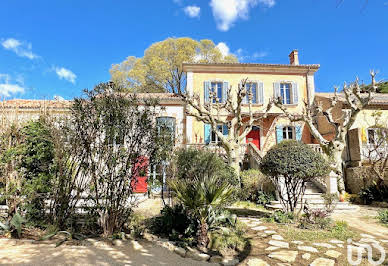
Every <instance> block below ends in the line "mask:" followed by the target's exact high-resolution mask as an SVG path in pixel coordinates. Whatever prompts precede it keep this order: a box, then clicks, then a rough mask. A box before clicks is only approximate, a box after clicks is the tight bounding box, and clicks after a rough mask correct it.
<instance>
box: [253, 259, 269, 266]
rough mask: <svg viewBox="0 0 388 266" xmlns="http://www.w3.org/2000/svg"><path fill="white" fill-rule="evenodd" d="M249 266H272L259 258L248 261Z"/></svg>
mask: <svg viewBox="0 0 388 266" xmlns="http://www.w3.org/2000/svg"><path fill="white" fill-rule="evenodd" d="M247 265H248V266H270V265H269V264H268V263H267V262H265V261H264V260H262V259H258V258H254V259H250V260H248V261H247Z"/></svg>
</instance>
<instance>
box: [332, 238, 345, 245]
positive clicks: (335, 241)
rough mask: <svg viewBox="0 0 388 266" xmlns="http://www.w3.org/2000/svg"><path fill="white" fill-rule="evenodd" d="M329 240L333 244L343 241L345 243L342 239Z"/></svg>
mask: <svg viewBox="0 0 388 266" xmlns="http://www.w3.org/2000/svg"><path fill="white" fill-rule="evenodd" d="M329 242H330V243H333V244H343V243H345V242H344V241H341V240H337V239H333V240H330V241H329Z"/></svg>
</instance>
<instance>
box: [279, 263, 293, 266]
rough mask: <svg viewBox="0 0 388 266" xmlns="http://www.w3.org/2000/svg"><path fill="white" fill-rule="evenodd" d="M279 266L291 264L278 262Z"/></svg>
mask: <svg viewBox="0 0 388 266" xmlns="http://www.w3.org/2000/svg"><path fill="white" fill-rule="evenodd" d="M276 265H278V266H291V264H289V263H277V264H276Z"/></svg>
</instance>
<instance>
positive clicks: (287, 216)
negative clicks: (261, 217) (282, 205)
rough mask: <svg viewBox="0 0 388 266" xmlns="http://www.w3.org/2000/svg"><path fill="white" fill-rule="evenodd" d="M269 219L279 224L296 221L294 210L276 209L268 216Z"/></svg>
mask: <svg viewBox="0 0 388 266" xmlns="http://www.w3.org/2000/svg"><path fill="white" fill-rule="evenodd" d="M267 221H268V222H273V223H279V224H289V223H293V222H294V221H295V215H294V214H293V213H292V212H284V211H281V210H276V211H274V212H273V213H272V214H271V216H270V217H268V218H267Z"/></svg>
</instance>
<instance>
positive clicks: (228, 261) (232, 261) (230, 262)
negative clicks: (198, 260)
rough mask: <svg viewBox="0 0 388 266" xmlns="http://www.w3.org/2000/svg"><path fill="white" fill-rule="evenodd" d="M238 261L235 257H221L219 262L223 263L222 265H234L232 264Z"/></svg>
mask: <svg viewBox="0 0 388 266" xmlns="http://www.w3.org/2000/svg"><path fill="white" fill-rule="evenodd" d="M239 262H240V261H239V260H238V259H236V258H232V259H223V260H222V262H221V264H222V265H224V266H234V265H237V264H238V263H239Z"/></svg>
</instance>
